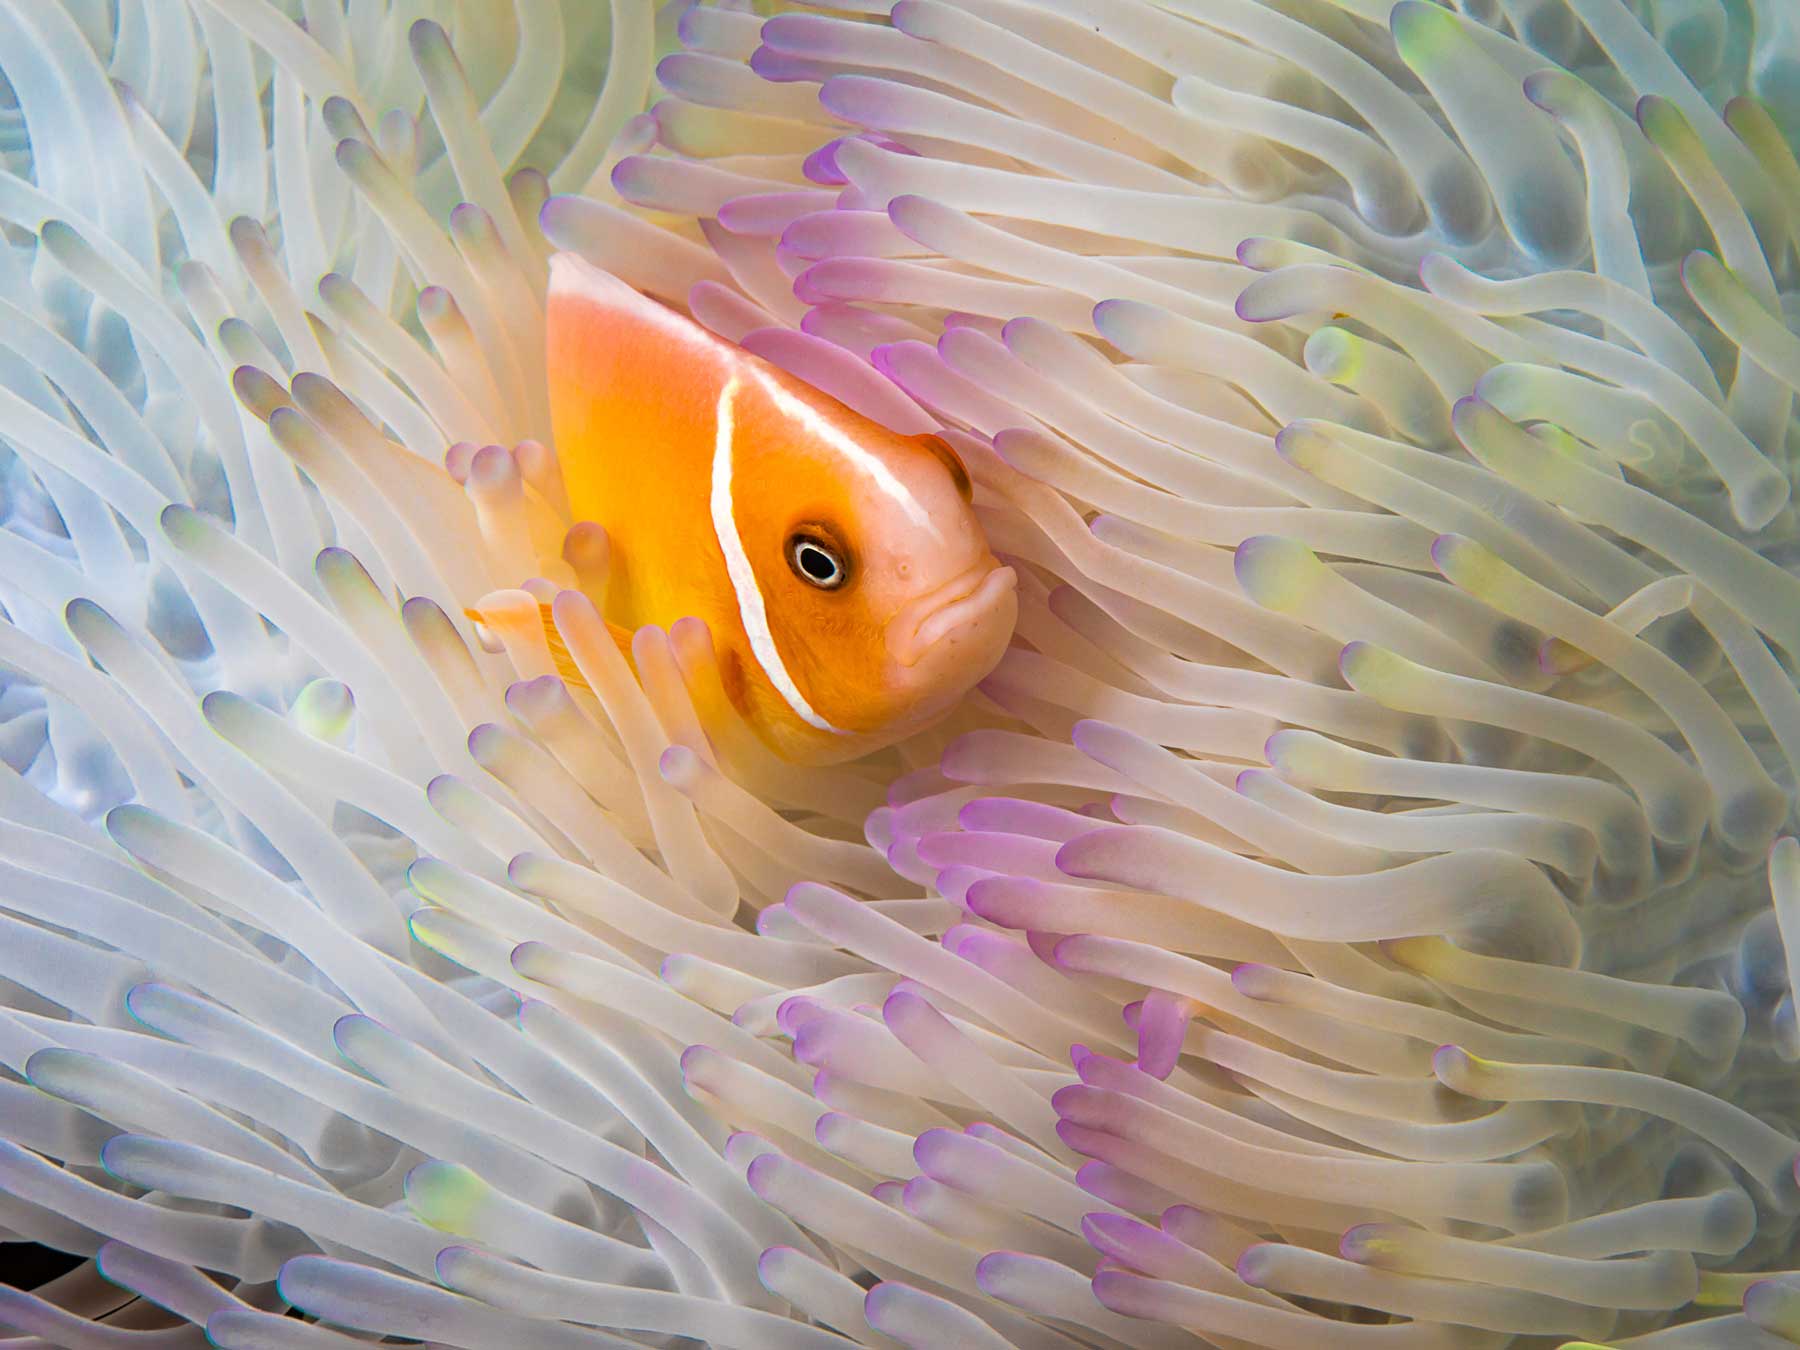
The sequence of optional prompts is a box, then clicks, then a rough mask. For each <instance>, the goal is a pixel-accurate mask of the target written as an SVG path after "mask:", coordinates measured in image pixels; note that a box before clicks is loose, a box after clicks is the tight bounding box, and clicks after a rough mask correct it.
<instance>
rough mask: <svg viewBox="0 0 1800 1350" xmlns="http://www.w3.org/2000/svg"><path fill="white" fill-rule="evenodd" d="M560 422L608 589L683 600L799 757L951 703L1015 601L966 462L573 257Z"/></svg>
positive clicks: (733, 685) (735, 690) (767, 733)
mask: <svg viewBox="0 0 1800 1350" xmlns="http://www.w3.org/2000/svg"><path fill="white" fill-rule="evenodd" d="M546 355H547V364H548V378H549V393H550V407H551V422H552V431H553V435H554V437H555V442H556V449H557V458H558V460H559V462H560V463H561V465H562V472H563V476H564V482H565V486H566V488H567V492H568V496H569V503H570V507H571V511H572V514H573V516H574V518H575V519H576V520H578V521H583V520H591V521H595V522H597V523H599V524H600V525H601V526H603V527H604V528H605V530H606V533H607V537H608V539H609V542H610V544H611V550H610V559H611V561H610V566H609V570H608V573H607V580H606V583H605V592H604V595H602V596H596V597H593V598H594V599H595V600H596V603H597V604H598V605H599V607H600V609H601V612H602V614H603V615H604V616H605V618H606V619H607V620H608V622H609V623H611V624H613V625H616V626H617V628H618V629H620V630H623V631H627V632H629V631H635V630H636V629H637V628H639V627H642V626H644V625H646V624H655V625H658V626H661V627H665V628H666V627H668V626H669V625H671V624H673V623H674V622H675V621H676V620H678V619H681V618H684V617H686V616H689V615H693V616H698V617H699V618H701V619H703V620H705V622H706V623H707V625H708V627H709V629H710V630H711V632H712V637H713V643H714V647H715V649H716V651H717V653H718V656H719V661H720V667H721V673H722V675H723V677H724V686H725V691H726V696H727V697H728V698H729V699H730V700H731V702H732V704H733V706H734V707H735V708H736V709H737V711H738V713H739V714H740V715H742V716H743V717H744V719H745V720H746V721H747V722H748V723H749V724H750V726H751V727H752V728H753V729H754V730H755V731H756V732H757V734H758V735H759V736H760V737H761V738H762V739H763V741H764V742H765V743H766V744H768V745H769V746H770V747H771V748H772V749H773V750H775V751H776V752H777V753H778V754H780V755H781V756H782V757H783V758H785V759H788V760H792V761H795V762H801V763H806V762H813V763H823V762H829V761H832V760H840V759H846V758H850V757H852V756H854V755H858V754H862V753H866V752H867V751H869V750H871V749H874V748H876V747H878V746H880V745H884V744H890V743H892V742H893V741H896V740H899V739H902V738H904V737H905V736H907V735H910V734H911V733H912V732H914V731H917V730H920V729H922V728H923V727H925V726H927V725H929V724H930V723H931V722H933V721H936V720H937V719H938V718H940V717H941V716H943V715H944V714H945V713H946V712H948V711H949V710H950V709H951V708H952V707H954V706H955V705H956V703H957V702H959V701H960V700H961V698H962V697H963V696H964V695H965V694H966V693H967V692H968V691H969V689H971V688H972V687H973V686H974V685H975V683H976V682H977V681H979V680H980V679H982V678H983V677H985V676H986V675H987V674H988V672H989V671H990V670H992V669H993V667H994V665H995V663H996V662H997V661H998V660H999V658H1000V656H1001V654H1002V653H1003V652H1004V650H1005V648H1006V644H1007V642H1008V641H1009V640H1010V638H1011V635H1012V629H1013V624H1014V620H1015V618H1016V613H1017V602H1016V597H1015V595H1014V581H1015V578H1014V575H1013V572H1012V570H1011V569H1010V568H1008V567H1003V566H1001V565H1000V563H999V562H998V561H997V560H996V559H995V558H994V555H993V554H992V552H991V551H990V550H989V548H988V545H987V540H986V538H985V536H984V534H983V532H982V529H981V526H980V524H979V522H978V521H977V520H976V518H975V514H974V511H973V508H972V507H971V505H970V487H969V481H968V477H967V475H966V473H965V472H964V470H963V468H962V465H961V464H960V462H958V460H957V458H956V456H955V454H954V452H953V451H951V449H950V448H949V446H948V445H946V444H945V443H944V442H943V441H941V440H940V439H938V438H937V437H918V436H903V435H900V434H898V433H896V432H894V431H891V430H889V429H888V428H886V427H883V426H881V425H880V424H878V423H876V422H873V421H871V420H870V419H868V418H866V417H864V416H862V415H861V414H860V413H857V412H855V411H854V410H852V409H850V408H847V407H845V406H844V405H843V404H841V403H839V402H837V401H836V400H835V399H833V398H831V397H829V396H828V395H826V394H823V393H820V392H819V391H818V390H816V389H814V388H812V387H811V386H810V385H808V384H806V383H805V382H803V381H802V380H800V379H798V378H796V377H795V376H793V375H790V374H789V373H787V372H786V371H784V370H782V369H780V368H779V367H777V366H774V365H771V364H770V363H768V362H766V361H764V360H762V359H760V358H758V357H756V356H753V355H751V354H749V353H748V352H745V351H743V350H742V349H740V348H738V347H736V346H734V345H732V344H731V343H728V342H725V341H724V340H722V339H721V338H719V337H717V336H715V335H714V334H712V333H710V332H708V331H707V330H706V329H704V328H702V327H700V325H698V324H696V323H694V322H693V321H692V320H691V319H688V318H687V317H685V316H683V315H680V314H677V313H676V312H674V311H673V310H670V309H667V308H665V307H664V306H662V305H660V304H657V303H656V302H655V301H653V300H650V299H648V298H646V297H644V296H642V295H640V294H639V293H638V292H637V291H635V290H633V289H632V288H631V287H629V286H627V285H626V284H625V283H624V282H622V281H619V280H618V279H616V278H614V277H613V276H611V275H610V274H608V273H606V272H604V271H602V270H600V269H599V268H597V267H595V266H593V265H592V264H591V263H588V262H587V261H586V260H584V259H582V258H580V257H579V256H577V255H575V254H569V253H564V254H559V255H557V256H556V257H555V258H554V259H552V262H551V282H550V292H549V300H548V329H547V337H546Z"/></svg>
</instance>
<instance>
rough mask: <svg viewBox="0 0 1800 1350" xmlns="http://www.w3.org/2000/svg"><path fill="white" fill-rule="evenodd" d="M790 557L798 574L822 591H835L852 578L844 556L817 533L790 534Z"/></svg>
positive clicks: (801, 578)
mask: <svg viewBox="0 0 1800 1350" xmlns="http://www.w3.org/2000/svg"><path fill="white" fill-rule="evenodd" d="M787 557H788V566H789V567H791V568H793V569H794V575H795V576H797V577H799V578H800V580H802V581H804V582H805V583H806V584H807V585H809V586H817V587H818V588H819V589H820V590H822V591H835V590H836V589H837V588H838V587H840V586H842V585H843V584H844V583H845V582H846V581H848V580H849V579H850V568H849V565H848V563H846V562H845V560H844V557H843V555H842V554H840V553H839V552H838V550H837V549H836V548H834V547H833V546H832V545H831V544H828V543H827V542H826V541H825V540H823V539H821V538H819V536H818V535H816V534H794V535H790V536H789V537H788V543H787Z"/></svg>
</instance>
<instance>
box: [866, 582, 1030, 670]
mask: <svg viewBox="0 0 1800 1350" xmlns="http://www.w3.org/2000/svg"><path fill="white" fill-rule="evenodd" d="M1018 580H1019V578H1018V574H1017V573H1015V572H1014V571H1013V569H1012V568H1010V567H1004V566H1002V565H1001V564H1000V563H998V562H996V561H995V560H994V559H993V558H992V557H991V556H990V557H988V558H987V559H985V560H984V561H982V562H980V563H978V564H976V565H975V566H974V567H971V568H970V569H969V570H968V571H966V572H963V573H961V574H960V575H958V576H955V577H952V578H951V579H950V580H949V581H947V582H945V583H944V584H943V585H942V586H939V587H937V588H936V589H934V590H931V591H928V592H926V593H925V594H924V595H922V596H920V597H919V598H918V599H916V600H913V601H912V602H910V603H909V604H907V605H906V606H905V607H903V608H902V609H901V610H900V612H899V613H898V614H896V615H895V616H894V617H893V618H892V619H891V620H889V621H888V626H887V634H886V637H887V649H888V655H889V656H891V657H893V659H894V660H895V661H897V662H898V663H899V664H900V665H902V666H905V667H907V668H909V669H910V668H911V667H913V666H916V665H918V664H919V662H920V661H921V660H922V659H923V658H924V657H925V654H926V653H927V652H929V651H931V650H932V649H933V648H935V647H937V646H938V645H939V644H940V643H942V642H944V641H945V640H947V639H953V638H954V639H956V640H957V641H958V642H959V643H960V641H961V640H962V639H963V638H964V637H969V638H978V637H983V636H986V634H985V633H984V632H982V631H979V630H986V629H990V628H991V629H999V628H1002V627H1004V629H1005V632H1004V633H1002V634H998V637H997V641H996V642H993V643H989V644H985V645H992V646H994V647H995V651H996V657H997V656H998V651H999V649H1000V648H1001V647H1004V646H1005V644H1006V641H1007V639H1008V638H1010V637H1011V636H1012V623H1013V619H1014V617H1015V616H1016V614H1017V602H1016V601H1014V599H1013V589H1014V588H1015V587H1016V586H1017V584H1018ZM963 630H970V631H968V632H964V631H963Z"/></svg>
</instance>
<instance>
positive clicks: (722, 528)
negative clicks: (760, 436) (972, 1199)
mask: <svg viewBox="0 0 1800 1350" xmlns="http://www.w3.org/2000/svg"><path fill="white" fill-rule="evenodd" d="M737 392H738V377H737V376H736V375H733V376H732V377H731V378H730V379H728V380H726V381H725V387H724V388H723V389H721V390H720V391H719V403H718V407H717V409H716V410H715V412H714V419H715V422H716V430H715V431H714V433H713V461H712V522H713V533H714V534H716V535H717V536H718V538H719V548H720V549H721V550H722V551H723V552H724V554H725V574H726V575H727V576H729V577H730V578H731V589H732V591H733V592H734V593H735V594H736V595H737V604H738V617H739V618H741V619H742V620H743V621H744V632H745V633H747V634H748V635H749V637H750V651H751V653H752V654H753V655H754V656H755V657H756V662H757V664H758V665H760V666H761V667H762V668H763V672H764V673H765V674H766V675H767V676H768V677H769V682H770V683H771V684H773V685H774V686H775V689H776V691H777V692H778V693H779V694H780V695H781V697H782V698H783V699H785V700H786V702H787V705H788V707H790V708H792V709H793V710H794V712H795V713H796V714H798V715H799V716H800V718H801V719H802V720H804V721H805V722H806V723H807V724H808V725H810V726H815V727H817V728H818V729H819V730H820V731H832V732H837V733H838V734H839V735H842V734H843V733H842V732H841V731H838V728H837V727H834V726H832V725H831V723H829V722H827V721H826V720H825V719H824V718H823V717H820V716H819V714H818V713H816V712H814V711H813V710H812V705H811V704H810V703H808V702H807V701H806V695H804V694H802V693H801V692H800V686H799V685H797V684H795V683H794V677H793V676H792V675H789V674H788V669H787V666H786V665H784V664H783V663H782V660H781V653H780V652H779V651H778V650H776V647H775V635H774V634H773V633H771V632H770V631H769V612H768V610H767V608H766V607H765V606H764V605H763V594H762V587H760V586H758V585H757V584H756V570H755V569H754V568H753V567H751V565H750V555H749V554H747V553H745V552H744V541H743V539H742V538H741V537H740V536H739V535H738V528H737V513H736V512H735V511H734V510H732V505H731V469H732V458H733V456H732V446H731V443H732V437H733V431H734V418H733V408H732V405H733V402H734V401H735V400H736V398H737Z"/></svg>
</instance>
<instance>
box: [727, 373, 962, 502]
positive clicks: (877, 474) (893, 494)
mask: <svg viewBox="0 0 1800 1350" xmlns="http://www.w3.org/2000/svg"><path fill="white" fill-rule="evenodd" d="M750 373H751V374H752V375H754V376H755V377H756V382H757V383H758V384H760V385H761V386H762V388H763V392H764V393H766V394H767V395H768V396H769V397H770V398H771V399H772V400H774V403H775V406H776V408H778V409H779V410H780V411H781V415H782V416H783V417H791V418H793V419H794V420H795V421H796V422H798V423H800V424H801V425H802V426H803V427H805V428H806V429H807V431H809V432H811V433H812V434H813V435H814V436H817V437H818V438H819V439H820V440H822V441H824V442H825V443H826V444H827V445H829V446H830V447H831V448H832V449H833V450H835V451H837V452H838V453H839V454H840V455H842V456H843V457H844V458H845V459H847V460H849V461H850V463H851V464H852V465H854V466H855V467H856V469H857V470H858V471H859V472H861V473H863V474H865V475H867V476H868V477H869V478H871V479H873V480H874V482H875V486H876V487H878V488H880V489H881V491H882V493H883V494H884V495H886V496H887V497H888V498H889V499H890V500H892V501H893V502H894V503H895V504H896V505H897V506H899V508H900V509H901V510H902V511H904V512H905V513H906V517H907V519H908V520H910V521H912V523H913V524H915V525H917V526H918V527H919V528H920V529H922V530H928V531H930V533H931V534H932V535H934V536H937V534H938V529H937V526H936V524H935V523H934V522H933V521H932V519H931V513H930V512H929V511H927V510H926V509H925V508H924V506H923V505H921V504H920V502H919V499H918V498H917V497H915V496H913V494H912V492H911V490H910V489H908V488H907V486H906V484H904V483H902V482H901V481H900V480H899V479H898V478H896V477H894V471H893V470H892V469H890V468H888V466H887V465H885V464H883V463H882V462H881V460H880V458H879V457H878V456H876V455H872V454H870V453H869V452H868V451H867V450H865V449H864V448H863V447H862V446H860V445H858V444H857V443H856V441H855V440H854V439H852V438H851V437H849V436H846V435H845V434H844V433H843V432H841V431H839V430H838V429H837V428H836V427H834V426H832V425H831V423H829V422H827V421H826V420H825V419H824V418H823V417H820V416H819V414H818V413H817V411H815V410H814V408H813V407H812V405H811V404H809V403H807V402H806V401H805V400H804V399H800V398H796V397H795V396H794V395H793V394H792V393H790V392H789V391H788V390H786V389H783V388H782V387H781V385H780V384H778V383H776V381H774V380H772V379H771V378H769V375H768V372H766V371H762V370H757V369H755V368H754V367H752V368H751V372H750Z"/></svg>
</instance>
